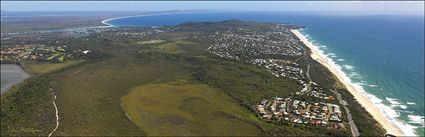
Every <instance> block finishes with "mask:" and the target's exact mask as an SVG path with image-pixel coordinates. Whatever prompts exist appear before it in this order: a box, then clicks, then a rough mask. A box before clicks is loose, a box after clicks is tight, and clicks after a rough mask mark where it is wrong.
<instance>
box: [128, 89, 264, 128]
mask: <svg viewBox="0 0 425 137" xmlns="http://www.w3.org/2000/svg"><path fill="white" fill-rule="evenodd" d="M121 100H122V106H123V107H124V109H125V110H126V111H127V112H128V114H129V116H130V117H131V119H132V121H133V122H135V123H136V124H137V125H138V126H139V127H140V128H142V129H143V130H144V131H145V132H146V134H147V135H152V136H168V135H172V136H176V135H177V136H187V135H227V136H229V135H233V136H235V135H239V136H240V135H260V134H261V131H259V129H258V128H256V127H255V126H254V125H252V124H250V123H249V122H247V121H250V120H253V119H254V120H256V118H255V117H254V116H253V115H250V114H249V113H248V112H246V111H245V110H243V109H242V108H241V107H240V105H238V104H237V103H235V102H234V100H233V99H231V98H230V97H229V96H227V95H226V94H224V93H222V92H220V91H217V90H215V89H212V88H210V87H208V86H207V85H204V84H190V83H187V82H185V81H174V82H168V83H162V84H148V85H143V86H139V87H135V88H134V89H133V90H132V91H131V92H130V93H129V94H128V95H127V96H124V97H123V98H121Z"/></svg>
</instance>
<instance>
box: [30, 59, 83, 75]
mask: <svg viewBox="0 0 425 137" xmlns="http://www.w3.org/2000/svg"><path fill="white" fill-rule="evenodd" d="M81 62H84V61H83V60H73V61H67V62H64V63H27V64H24V67H25V68H26V69H28V70H29V71H31V73H32V74H45V73H49V72H52V71H55V70H59V69H63V68H66V67H69V66H72V65H75V64H78V63H81Z"/></svg>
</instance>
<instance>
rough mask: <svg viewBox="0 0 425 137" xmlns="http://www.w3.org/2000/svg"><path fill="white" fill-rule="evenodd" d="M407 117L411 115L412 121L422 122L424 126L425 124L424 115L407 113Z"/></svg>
mask: <svg viewBox="0 0 425 137" xmlns="http://www.w3.org/2000/svg"><path fill="white" fill-rule="evenodd" d="M407 117H409V119H410V122H411V123H416V124H421V125H422V127H424V126H425V119H424V116H417V115H407Z"/></svg>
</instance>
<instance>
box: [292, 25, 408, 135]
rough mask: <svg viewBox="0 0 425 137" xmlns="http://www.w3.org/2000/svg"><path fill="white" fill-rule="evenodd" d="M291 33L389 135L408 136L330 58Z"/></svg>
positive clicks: (296, 33)
mask: <svg viewBox="0 0 425 137" xmlns="http://www.w3.org/2000/svg"><path fill="white" fill-rule="evenodd" d="M291 32H292V33H293V34H295V35H296V36H297V37H298V38H299V39H300V40H301V41H302V42H303V43H304V45H306V46H307V47H308V48H309V49H310V50H311V52H312V53H311V55H310V56H311V58H313V59H314V60H316V61H318V62H319V63H321V64H322V65H323V66H325V67H326V68H328V70H329V71H331V72H332V73H333V74H334V75H335V76H336V77H337V78H338V80H339V81H340V82H341V83H342V84H344V86H345V87H346V88H347V90H348V91H349V92H350V93H351V94H352V95H353V96H354V98H355V99H356V100H357V101H358V102H359V103H360V104H361V105H362V106H363V107H364V108H365V109H366V110H367V111H368V112H369V113H370V114H371V115H372V116H373V118H374V119H375V120H376V121H377V122H378V123H379V124H380V125H381V126H382V127H383V128H384V129H385V130H386V131H387V133H389V134H392V135H396V136H406V135H407V134H405V133H404V132H403V131H402V129H401V128H400V127H398V126H397V125H396V124H395V123H394V122H392V121H391V120H390V119H388V118H387V117H386V115H385V114H384V112H382V111H381V110H380V108H378V107H377V106H376V105H375V103H374V102H373V101H372V100H370V99H369V98H368V97H367V96H366V95H365V94H362V92H361V91H360V90H359V89H357V88H356V87H355V85H353V84H352V83H351V82H349V80H347V79H348V78H347V77H345V75H344V72H342V71H341V70H340V69H338V68H337V67H336V66H335V64H333V63H330V62H329V58H328V57H326V56H325V55H323V54H322V53H321V52H319V49H317V47H315V46H314V45H313V43H312V42H310V41H308V39H307V38H306V37H305V36H304V35H303V34H302V33H301V32H300V31H299V30H296V29H291Z"/></svg>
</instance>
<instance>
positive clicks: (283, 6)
mask: <svg viewBox="0 0 425 137" xmlns="http://www.w3.org/2000/svg"><path fill="white" fill-rule="evenodd" d="M1 9H2V10H8V11H161V10H191V9H219V10H220V9H221V10H263V11H270V10H273V11H306V12H335V13H339V12H343V13H367V14H417V15H423V14H424V2H423V1H416V2H413V1H388V2H382V1H363V2H362V1H327V2H322V1H299V2H294V1H269V2H255V1H249V2H243V1H204V2H202V1H198V2H193V1H174V2H167V1H159V2H154V1H115V2H114V1H85V2H84V1H65V2H61V1H58V2H53V1H21V2H19V1H2V2H1Z"/></svg>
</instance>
